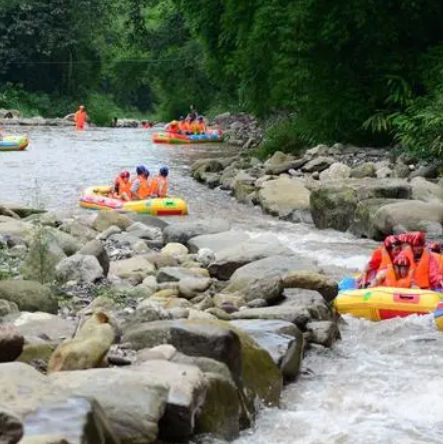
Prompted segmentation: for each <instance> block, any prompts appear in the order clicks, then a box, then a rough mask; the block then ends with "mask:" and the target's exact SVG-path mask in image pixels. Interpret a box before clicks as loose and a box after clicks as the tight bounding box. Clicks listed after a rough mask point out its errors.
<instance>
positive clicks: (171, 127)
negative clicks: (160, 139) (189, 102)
mask: <svg viewBox="0 0 443 444" xmlns="http://www.w3.org/2000/svg"><path fill="white" fill-rule="evenodd" d="M166 131H169V132H170V133H178V132H179V127H178V122H177V120H173V121H172V122H170V123H168V125H167V126H166Z"/></svg>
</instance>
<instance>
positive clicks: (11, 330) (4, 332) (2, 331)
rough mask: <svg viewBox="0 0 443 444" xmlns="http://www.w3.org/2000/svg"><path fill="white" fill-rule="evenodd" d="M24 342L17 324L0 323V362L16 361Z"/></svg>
mask: <svg viewBox="0 0 443 444" xmlns="http://www.w3.org/2000/svg"><path fill="white" fill-rule="evenodd" d="M24 342H25V340H24V338H23V335H22V334H21V333H20V332H19V331H18V329H17V327H15V325H13V324H0V362H11V361H15V360H16V359H17V358H18V357H19V356H20V354H21V352H22V351H23V345H24ZM0 433H1V429H0ZM0 436H1V435H0Z"/></svg>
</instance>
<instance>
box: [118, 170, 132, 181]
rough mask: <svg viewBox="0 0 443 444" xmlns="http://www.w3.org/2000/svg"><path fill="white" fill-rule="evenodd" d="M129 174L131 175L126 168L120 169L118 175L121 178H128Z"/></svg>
mask: <svg viewBox="0 0 443 444" xmlns="http://www.w3.org/2000/svg"><path fill="white" fill-rule="evenodd" d="M130 175H131V174H130V172H129V171H128V170H122V171H121V172H120V177H121V178H122V179H128V178H129V176H130Z"/></svg>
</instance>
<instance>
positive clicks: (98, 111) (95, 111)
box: [85, 93, 123, 126]
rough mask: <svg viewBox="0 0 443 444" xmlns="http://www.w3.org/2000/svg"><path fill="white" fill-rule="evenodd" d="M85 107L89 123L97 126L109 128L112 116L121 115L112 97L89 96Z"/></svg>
mask: <svg viewBox="0 0 443 444" xmlns="http://www.w3.org/2000/svg"><path fill="white" fill-rule="evenodd" d="M85 105H86V106H87V112H88V115H89V118H90V119H91V122H92V123H94V124H95V125H98V126H109V125H110V122H111V121H112V119H113V117H114V116H118V115H122V114H123V111H122V110H121V109H120V108H119V107H118V106H117V105H116V104H115V102H114V100H113V98H112V96H109V95H105V94H98V93H94V94H90V95H89V97H88V99H87V101H86V103H85Z"/></svg>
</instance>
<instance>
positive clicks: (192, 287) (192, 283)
mask: <svg viewBox="0 0 443 444" xmlns="http://www.w3.org/2000/svg"><path fill="white" fill-rule="evenodd" d="M210 285H211V279H210V278H195V277H189V278H184V279H180V281H179V283H178V290H179V292H180V295H181V296H183V297H184V298H186V299H191V298H193V297H195V296H196V295H197V294H198V293H203V292H204V291H206V290H207V289H208V288H209V287H210Z"/></svg>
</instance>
